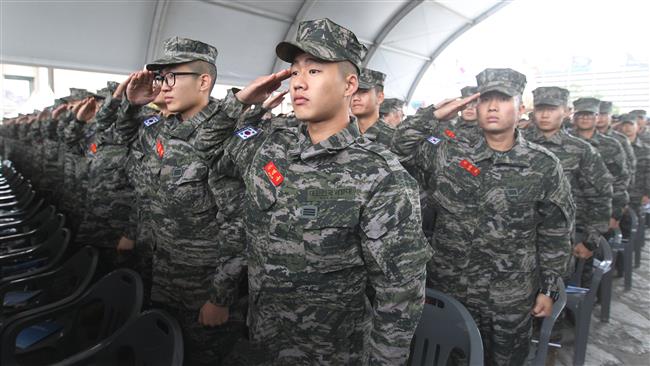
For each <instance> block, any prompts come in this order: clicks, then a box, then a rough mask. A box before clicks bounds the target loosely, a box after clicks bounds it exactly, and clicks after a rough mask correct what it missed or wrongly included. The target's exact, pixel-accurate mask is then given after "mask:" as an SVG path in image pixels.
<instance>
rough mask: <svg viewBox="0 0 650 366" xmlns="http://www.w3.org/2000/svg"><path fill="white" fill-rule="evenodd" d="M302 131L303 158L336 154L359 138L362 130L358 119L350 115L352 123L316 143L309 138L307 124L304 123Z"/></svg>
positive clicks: (301, 154)
mask: <svg viewBox="0 0 650 366" xmlns="http://www.w3.org/2000/svg"><path fill="white" fill-rule="evenodd" d="M301 132H302V133H301V135H302V136H301V137H300V143H301V147H302V148H301V150H302V152H301V153H300V158H301V159H302V160H306V159H309V158H313V157H316V156H320V155H327V154H336V153H338V152H339V151H340V150H343V149H345V148H347V147H348V146H350V145H352V144H353V143H354V142H355V141H357V139H358V138H361V132H360V131H359V126H358V125H357V120H356V118H354V117H350V123H348V125H347V126H346V127H345V128H344V129H342V130H341V131H339V132H337V133H336V134H334V135H332V136H330V137H328V138H327V139H326V140H323V141H321V142H319V143H318V144H315V145H314V144H312V143H311V139H310V138H309V133H308V132H307V124H303V125H302V128H301Z"/></svg>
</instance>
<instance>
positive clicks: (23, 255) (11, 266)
mask: <svg viewBox="0 0 650 366" xmlns="http://www.w3.org/2000/svg"><path fill="white" fill-rule="evenodd" d="M69 243H70V231H69V230H68V229H65V228H59V229H58V230H57V231H56V232H55V233H53V234H52V235H51V236H50V237H49V238H48V239H47V240H46V241H45V242H43V243H42V244H40V245H38V246H35V247H32V248H30V249H29V250H27V251H23V252H18V253H12V254H10V255H8V256H5V257H4V262H3V263H2V265H1V266H0V272H2V274H3V275H2V277H1V279H0V283H6V282H10V281H13V280H16V279H19V278H24V277H27V276H33V275H36V274H39V273H43V272H47V271H50V270H52V269H54V268H55V267H56V266H58V265H59V263H60V262H61V260H62V259H63V256H64V254H65V251H66V249H67V248H68V244H69Z"/></svg>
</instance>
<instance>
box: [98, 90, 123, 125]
mask: <svg viewBox="0 0 650 366" xmlns="http://www.w3.org/2000/svg"><path fill="white" fill-rule="evenodd" d="M119 106H120V100H119V99H114V98H110V97H109V98H108V99H107V100H106V101H105V102H104V105H102V107H101V108H100V109H99V111H97V114H96V115H95V120H96V122H97V132H98V133H99V132H101V131H104V130H107V129H108V128H109V127H111V125H112V124H113V123H114V122H115V119H116V118H117V110H118V107H119Z"/></svg>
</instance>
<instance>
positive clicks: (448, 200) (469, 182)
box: [432, 157, 482, 215]
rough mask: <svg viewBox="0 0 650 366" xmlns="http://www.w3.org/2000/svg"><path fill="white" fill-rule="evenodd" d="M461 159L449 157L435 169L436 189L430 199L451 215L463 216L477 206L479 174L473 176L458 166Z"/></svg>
mask: <svg viewBox="0 0 650 366" xmlns="http://www.w3.org/2000/svg"><path fill="white" fill-rule="evenodd" d="M461 160H463V159H461V158H459V157H451V158H450V159H449V160H448V161H447V162H446V163H445V164H439V166H438V167H437V170H438V177H437V178H436V189H435V191H434V192H433V195H432V198H433V200H434V201H435V202H436V204H437V205H438V206H440V207H441V208H442V209H444V210H446V211H449V212H450V213H451V214H453V215H464V212H466V211H468V210H473V207H476V206H477V204H478V194H479V189H480V180H481V175H480V174H482V173H480V174H479V175H478V176H473V175H472V174H471V173H470V172H468V171H467V170H465V169H463V168H462V167H461V166H460V162H461Z"/></svg>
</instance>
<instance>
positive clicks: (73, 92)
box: [61, 88, 96, 102]
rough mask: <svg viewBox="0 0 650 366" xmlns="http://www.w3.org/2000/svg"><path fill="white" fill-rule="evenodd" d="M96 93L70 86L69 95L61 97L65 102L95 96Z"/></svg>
mask: <svg viewBox="0 0 650 366" xmlns="http://www.w3.org/2000/svg"><path fill="white" fill-rule="evenodd" d="M95 96H96V95H95V94H93V93H91V92H89V91H88V90H86V89H78V88H70V95H68V96H67V97H63V98H61V99H62V100H64V101H65V102H70V101H73V100H81V99H86V98H88V97H95Z"/></svg>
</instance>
